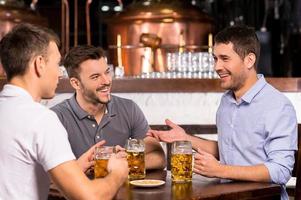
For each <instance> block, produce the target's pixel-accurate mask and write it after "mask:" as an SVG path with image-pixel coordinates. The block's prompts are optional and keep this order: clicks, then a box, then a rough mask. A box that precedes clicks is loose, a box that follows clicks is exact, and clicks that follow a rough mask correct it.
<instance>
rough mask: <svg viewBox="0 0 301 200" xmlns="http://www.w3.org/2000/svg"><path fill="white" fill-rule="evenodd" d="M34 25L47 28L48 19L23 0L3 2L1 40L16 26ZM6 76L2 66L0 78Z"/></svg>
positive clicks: (0, 7) (0, 23)
mask: <svg viewBox="0 0 301 200" xmlns="http://www.w3.org/2000/svg"><path fill="white" fill-rule="evenodd" d="M25 22H26V23H32V24H38V25H42V26H47V24H48V22H47V20H46V18H43V17H41V16H39V15H37V13H36V12H35V11H33V10H31V9H29V8H27V7H25V4H24V2H23V0H1V4H0V40H1V39H2V38H3V36H4V35H5V34H7V33H8V32H9V31H10V30H11V29H12V28H13V27H14V26H15V25H16V24H19V23H25ZM1 76H4V71H3V69H2V67H1V65H0V77H1Z"/></svg>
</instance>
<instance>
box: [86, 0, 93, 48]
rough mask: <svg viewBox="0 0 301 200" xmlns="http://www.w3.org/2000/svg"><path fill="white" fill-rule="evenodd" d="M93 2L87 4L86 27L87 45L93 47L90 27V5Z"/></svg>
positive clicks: (88, 0) (88, 1)
mask: <svg viewBox="0 0 301 200" xmlns="http://www.w3.org/2000/svg"><path fill="white" fill-rule="evenodd" d="M91 3H92V0H87V2H86V27H87V44H88V45H91V25H90V4H91Z"/></svg>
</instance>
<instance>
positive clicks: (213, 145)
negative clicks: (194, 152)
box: [147, 119, 219, 158]
mask: <svg viewBox="0 0 301 200" xmlns="http://www.w3.org/2000/svg"><path fill="white" fill-rule="evenodd" d="M165 123H166V125H168V126H169V127H171V130H168V131H156V130H149V131H148V133H147V135H148V136H151V137H154V138H156V139H158V140H160V141H163V142H167V143H172V142H174V141H179V140H187V141H190V142H191V143H192V147H193V148H194V149H198V148H199V149H202V150H203V151H206V152H207V153H210V154H212V155H214V156H215V157H216V158H218V157H219V154H218V146H217V142H216V141H210V140H204V139H201V138H198V137H194V136H191V135H189V134H187V133H186V132H185V130H184V129H182V128H181V127H180V126H178V125H176V124H174V123H173V122H171V121H170V120H168V119H167V120H165Z"/></svg>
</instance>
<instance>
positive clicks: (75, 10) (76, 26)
mask: <svg viewBox="0 0 301 200" xmlns="http://www.w3.org/2000/svg"><path fill="white" fill-rule="evenodd" d="M77 43H78V2H77V0H74V46H75V47H76V46H77Z"/></svg>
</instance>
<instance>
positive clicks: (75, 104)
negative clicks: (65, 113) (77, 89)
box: [69, 94, 115, 119]
mask: <svg viewBox="0 0 301 200" xmlns="http://www.w3.org/2000/svg"><path fill="white" fill-rule="evenodd" d="M69 103H70V106H71V108H72V110H73V111H74V113H75V114H76V116H77V117H78V118H79V119H84V118H86V117H88V116H90V115H89V113H87V112H86V111H85V110H83V109H82V108H81V107H80V105H79V104H78V102H77V101H76V94H74V95H73V96H72V97H71V98H70V99H69ZM112 105H113V101H112V100H111V101H110V102H109V103H108V104H107V105H106V110H105V114H108V116H113V115H115V112H112V111H113V110H114V109H113V106H112Z"/></svg>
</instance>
